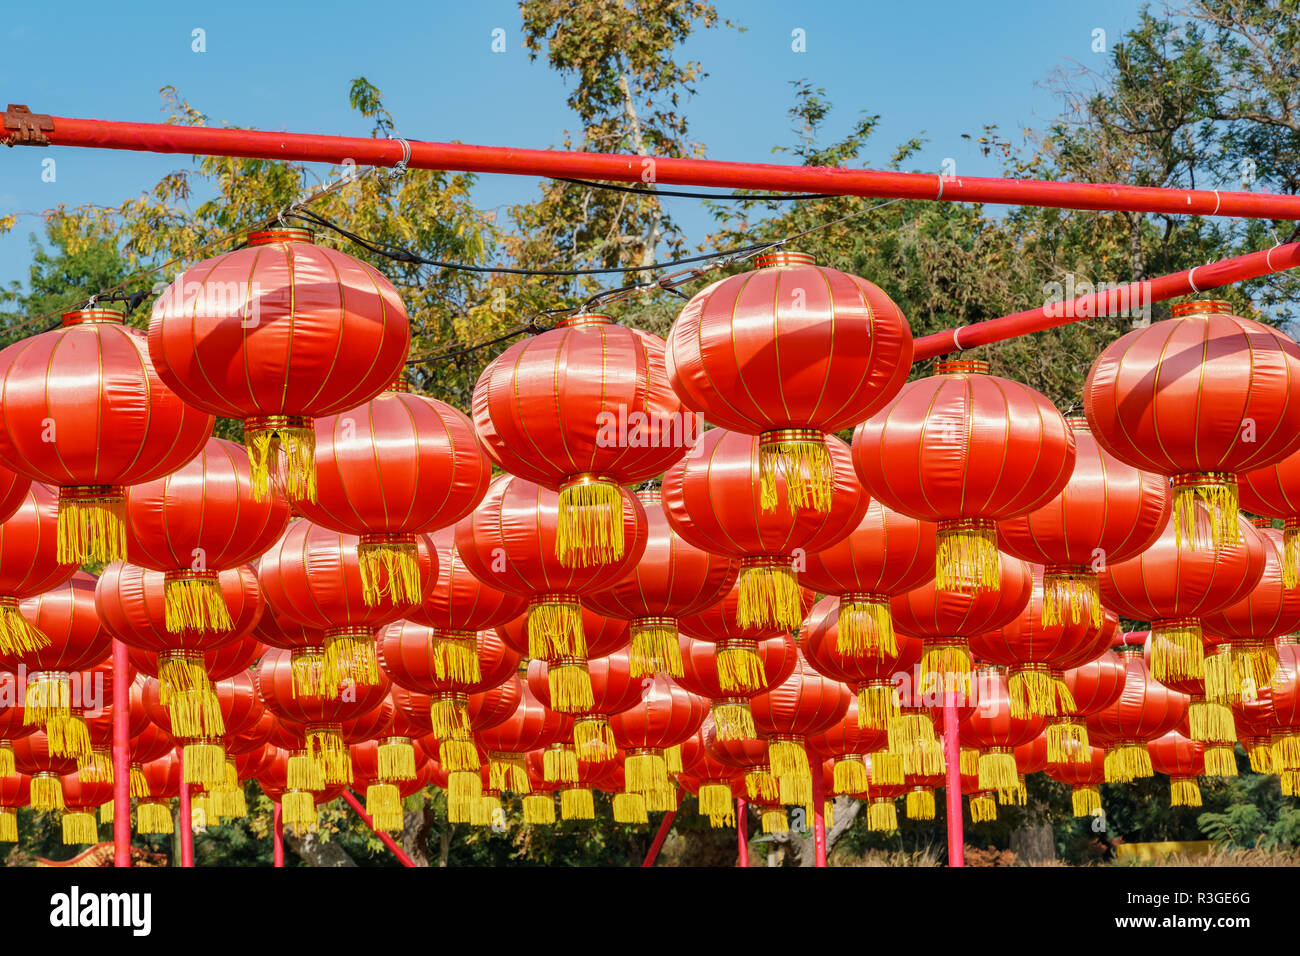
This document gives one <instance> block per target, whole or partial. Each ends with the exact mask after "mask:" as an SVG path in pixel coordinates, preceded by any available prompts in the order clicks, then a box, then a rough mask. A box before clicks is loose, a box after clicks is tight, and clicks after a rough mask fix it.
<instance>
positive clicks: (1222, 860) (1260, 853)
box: [1110, 847, 1300, 867]
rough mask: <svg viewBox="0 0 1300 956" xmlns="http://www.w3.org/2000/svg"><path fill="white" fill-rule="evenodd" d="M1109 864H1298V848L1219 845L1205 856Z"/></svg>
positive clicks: (1176, 856) (1299, 859)
mask: <svg viewBox="0 0 1300 956" xmlns="http://www.w3.org/2000/svg"><path fill="white" fill-rule="evenodd" d="M1110 865H1111V866H1216V867H1217V866H1300V850H1261V849H1258V848H1252V849H1249V850H1242V849H1229V848H1227V847H1221V848H1219V849H1216V850H1214V851H1213V852H1212V853H1210V854H1208V855H1205V856H1184V855H1183V854H1181V853H1178V854H1171V855H1169V856H1166V857H1162V858H1161V859H1160V860H1159V861H1158V862H1147V863H1142V862H1137V861H1122V862H1116V863H1112V864H1110Z"/></svg>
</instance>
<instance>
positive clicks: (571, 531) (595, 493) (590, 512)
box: [555, 475, 625, 568]
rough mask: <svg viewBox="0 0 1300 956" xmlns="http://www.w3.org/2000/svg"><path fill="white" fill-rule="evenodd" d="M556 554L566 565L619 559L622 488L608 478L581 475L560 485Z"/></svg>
mask: <svg viewBox="0 0 1300 956" xmlns="http://www.w3.org/2000/svg"><path fill="white" fill-rule="evenodd" d="M559 506H560V513H559V515H558V518H557V524H556V528H555V556H556V557H557V558H559V559H560V563H561V564H562V565H564V566H565V567H566V568H588V567H591V566H593V565H598V564H613V563H614V562H616V561H619V560H621V559H622V557H623V554H624V551H625V544H624V541H623V489H622V488H621V487H620V486H619V485H618V483H617V482H614V481H612V480H610V479H608V478H599V477H595V476H591V475H583V476H581V477H580V478H579V479H578V480H576V481H574V482H573V483H572V484H568V485H565V486H564V487H562V488H561V489H560V505H559Z"/></svg>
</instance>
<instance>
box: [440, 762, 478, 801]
mask: <svg viewBox="0 0 1300 956" xmlns="http://www.w3.org/2000/svg"><path fill="white" fill-rule="evenodd" d="M481 796H483V777H482V775H481V774H480V773H479V772H478V768H477V767H476V768H475V769H474V770H472V771H471V770H453V771H452V772H451V773H449V774H448V775H447V800H448V802H449V803H458V804H470V803H473V802H474V801H476V800H478V798H479V797H481Z"/></svg>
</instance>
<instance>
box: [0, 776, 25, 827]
mask: <svg viewBox="0 0 1300 956" xmlns="http://www.w3.org/2000/svg"><path fill="white" fill-rule="evenodd" d="M31 798H32V778H31V777H29V776H27V774H25V773H7V774H0V843H17V842H18V811H19V810H21V809H22V808H23V807H25V806H27V804H28V803H29V802H31Z"/></svg>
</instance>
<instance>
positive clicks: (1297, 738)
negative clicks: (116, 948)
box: [14, 635, 1300, 785]
mask: <svg viewBox="0 0 1300 956" xmlns="http://www.w3.org/2000/svg"><path fill="white" fill-rule="evenodd" d="M1257 696H1260V697H1262V696H1263V694H1262V692H1258V693H1257ZM1268 708H1269V710H1270V711H1271V713H1270V714H1269V715H1268V716H1269V717H1270V718H1271V722H1272V724H1273V772H1275V773H1279V774H1282V775H1283V778H1284V782H1287V783H1289V784H1291V785H1294V782H1295V771H1297V770H1300V644H1297V643H1296V638H1295V637H1294V636H1293V635H1285V636H1283V637H1279V638H1278V639H1277V671H1276V672H1275V673H1274V674H1273V682H1272V684H1271V685H1270V687H1269V689H1268ZM19 744H21V741H19V742H18V743H16V744H15V745H14V747H15V750H16V749H17V747H18V745H19ZM18 769H19V770H23V769H24V768H23V767H22V766H21V765H20V766H19V768H18ZM24 772H27V771H24Z"/></svg>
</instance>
